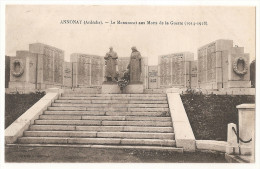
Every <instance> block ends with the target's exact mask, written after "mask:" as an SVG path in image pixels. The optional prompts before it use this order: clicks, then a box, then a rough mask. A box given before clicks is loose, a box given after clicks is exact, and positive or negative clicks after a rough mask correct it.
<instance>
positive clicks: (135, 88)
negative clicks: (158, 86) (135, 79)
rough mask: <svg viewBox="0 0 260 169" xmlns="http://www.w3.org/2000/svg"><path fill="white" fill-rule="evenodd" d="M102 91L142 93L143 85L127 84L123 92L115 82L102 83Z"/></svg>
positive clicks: (109, 92) (108, 92)
mask: <svg viewBox="0 0 260 169" xmlns="http://www.w3.org/2000/svg"><path fill="white" fill-rule="evenodd" d="M102 93H105V94H121V93H124V94H131V93H133V94H135V93H144V86H143V84H142V83H138V84H128V85H127V86H126V87H125V88H124V90H123V92H122V91H121V90H120V87H119V86H118V85H117V83H103V84H102Z"/></svg>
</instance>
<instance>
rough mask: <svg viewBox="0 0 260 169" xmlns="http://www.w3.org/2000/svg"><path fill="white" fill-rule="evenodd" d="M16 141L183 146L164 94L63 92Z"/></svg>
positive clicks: (73, 144) (98, 145)
mask: <svg viewBox="0 0 260 169" xmlns="http://www.w3.org/2000/svg"><path fill="white" fill-rule="evenodd" d="M17 144H21V145H36V144H37V145H39V144H40V145H45V146H46V145H49V146H54V145H55V146H89V147H118V148H136V149H138V148H140V149H158V150H161V149H163V150H169V151H179V152H182V151H183V149H181V148H176V142H175V139H174V132H173V127H172V120H171V117H170V113H169V106H168V102H167V96H166V94H79V93H65V94H62V96H61V97H59V99H57V100H55V102H54V103H52V106H50V107H48V109H47V111H45V112H44V113H43V114H42V115H40V117H39V119H37V120H35V122H34V124H32V125H31V126H30V127H29V129H28V130H27V131H25V132H24V134H23V136H22V137H20V138H18V140H17Z"/></svg>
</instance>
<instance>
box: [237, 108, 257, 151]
mask: <svg viewBox="0 0 260 169" xmlns="http://www.w3.org/2000/svg"><path fill="white" fill-rule="evenodd" d="M237 109H238V121H239V137H240V138H241V139H242V140H244V141H248V140H250V139H252V141H251V142H249V143H243V142H242V141H239V146H240V153H241V154H242V155H252V156H254V150H255V104H241V105H238V106H237Z"/></svg>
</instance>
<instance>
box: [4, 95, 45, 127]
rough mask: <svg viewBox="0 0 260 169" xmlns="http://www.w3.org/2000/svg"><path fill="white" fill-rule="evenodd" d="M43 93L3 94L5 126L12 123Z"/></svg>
mask: <svg viewBox="0 0 260 169" xmlns="http://www.w3.org/2000/svg"><path fill="white" fill-rule="evenodd" d="M44 95H45V93H44V92H37V93H30V94H19V93H17V94H5V128H7V127H8V126H9V125H10V124H12V123H13V122H14V121H15V120H16V119H17V118H18V117H20V116H21V115H22V114H23V113H24V112H26V110H28V109H29V108H30V107H31V106H32V105H34V103H36V102H37V101H38V100H40V99H41V98H42V97H43V96H44Z"/></svg>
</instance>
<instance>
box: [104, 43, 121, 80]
mask: <svg viewBox="0 0 260 169" xmlns="http://www.w3.org/2000/svg"><path fill="white" fill-rule="evenodd" d="M109 49H110V51H109V52H108V53H106V56H105V57H104V59H105V65H106V71H105V77H106V81H116V79H115V78H116V65H117V59H118V56H117V53H116V52H114V51H113V48H112V47H110V48H109Z"/></svg>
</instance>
